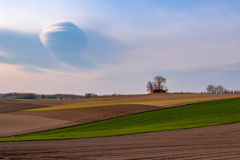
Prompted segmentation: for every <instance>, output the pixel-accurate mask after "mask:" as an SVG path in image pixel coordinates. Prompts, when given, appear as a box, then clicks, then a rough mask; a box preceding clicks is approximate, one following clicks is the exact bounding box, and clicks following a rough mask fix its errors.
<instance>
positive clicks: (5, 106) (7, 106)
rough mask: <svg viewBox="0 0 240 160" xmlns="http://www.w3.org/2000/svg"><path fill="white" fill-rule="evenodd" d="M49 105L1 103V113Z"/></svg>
mask: <svg viewBox="0 0 240 160" xmlns="http://www.w3.org/2000/svg"><path fill="white" fill-rule="evenodd" d="M42 107H47V106H44V105H36V104H25V103H0V114H1V113H11V112H16V111H19V110H25V109H34V108H42Z"/></svg>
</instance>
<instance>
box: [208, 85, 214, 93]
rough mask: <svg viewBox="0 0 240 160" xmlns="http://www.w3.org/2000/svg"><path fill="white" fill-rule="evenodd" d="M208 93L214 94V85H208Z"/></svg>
mask: <svg viewBox="0 0 240 160" xmlns="http://www.w3.org/2000/svg"><path fill="white" fill-rule="evenodd" d="M206 90H207V92H208V93H213V91H214V86H213V85H208V86H207V88H206Z"/></svg>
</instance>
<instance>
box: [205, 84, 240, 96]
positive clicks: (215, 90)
mask: <svg viewBox="0 0 240 160" xmlns="http://www.w3.org/2000/svg"><path fill="white" fill-rule="evenodd" d="M206 90H207V93H213V94H223V93H230V94H237V93H240V91H239V90H228V89H225V88H224V87H223V86H222V85H218V86H214V85H208V86H207V88H206Z"/></svg>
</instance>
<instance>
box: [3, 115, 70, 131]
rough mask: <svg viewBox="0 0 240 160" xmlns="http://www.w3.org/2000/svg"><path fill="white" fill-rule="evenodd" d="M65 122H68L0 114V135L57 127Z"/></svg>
mask: <svg viewBox="0 0 240 160" xmlns="http://www.w3.org/2000/svg"><path fill="white" fill-rule="evenodd" d="M66 122H68V121H63V120H57V119H51V118H44V117H37V116H29V115H9V114H8V115H7V114H0V123H1V127H0V133H1V134H6V133H13V132H19V131H20V132H21V131H23V130H29V129H34V128H41V127H46V126H52V125H58V124H62V123H66Z"/></svg>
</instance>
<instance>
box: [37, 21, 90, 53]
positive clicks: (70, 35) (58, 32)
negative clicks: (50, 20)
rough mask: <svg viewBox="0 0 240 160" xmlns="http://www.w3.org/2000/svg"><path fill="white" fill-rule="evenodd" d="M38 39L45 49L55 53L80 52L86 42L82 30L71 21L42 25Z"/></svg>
mask: <svg viewBox="0 0 240 160" xmlns="http://www.w3.org/2000/svg"><path fill="white" fill-rule="evenodd" d="M40 40H41V42H42V43H43V45H44V47H45V48H46V49H48V50H49V51H50V52H52V53H54V54H57V55H59V54H60V55H61V54H62V55H66V54H67V55H71V54H76V53H80V52H81V51H82V50H83V49H84V48H85V47H86V46H87V43H88V42H87V38H86V36H85V33H84V31H83V30H81V29H80V28H78V27H77V26H76V25H74V24H73V23H71V22H60V23H54V24H51V25H47V26H45V27H43V29H42V32H41V34H40Z"/></svg>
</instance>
